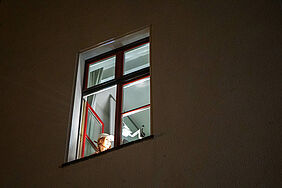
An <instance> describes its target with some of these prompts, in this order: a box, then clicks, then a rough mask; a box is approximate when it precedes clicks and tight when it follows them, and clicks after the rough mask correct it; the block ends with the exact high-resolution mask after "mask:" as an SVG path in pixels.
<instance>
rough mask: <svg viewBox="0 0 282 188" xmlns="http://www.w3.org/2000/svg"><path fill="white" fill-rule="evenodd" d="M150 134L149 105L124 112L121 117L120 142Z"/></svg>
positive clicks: (130, 140)
mask: <svg viewBox="0 0 282 188" xmlns="http://www.w3.org/2000/svg"><path fill="white" fill-rule="evenodd" d="M149 135H150V106H148V107H145V108H142V109H139V110H135V111H132V112H130V113H125V114H124V115H123V117H122V144H126V143H128V142H132V141H135V140H139V139H142V138H144V137H146V136H149Z"/></svg>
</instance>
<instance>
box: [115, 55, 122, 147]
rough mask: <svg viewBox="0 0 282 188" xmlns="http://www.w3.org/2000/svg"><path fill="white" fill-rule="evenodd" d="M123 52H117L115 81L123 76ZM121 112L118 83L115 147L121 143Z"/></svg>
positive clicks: (120, 96)
mask: <svg viewBox="0 0 282 188" xmlns="http://www.w3.org/2000/svg"><path fill="white" fill-rule="evenodd" d="M123 54H124V52H123V51H119V52H118V53H117V54H116V72H115V74H116V75H115V76H116V79H117V80H121V78H122V76H123V61H124V55H123ZM121 111H122V83H121V82H120V81H119V82H118V84H117V96H116V120H115V140H114V144H115V147H116V146H119V145H120V142H121V130H122V129H121Z"/></svg>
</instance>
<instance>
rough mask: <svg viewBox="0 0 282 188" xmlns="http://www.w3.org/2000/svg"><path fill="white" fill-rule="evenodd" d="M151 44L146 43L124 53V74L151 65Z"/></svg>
mask: <svg viewBox="0 0 282 188" xmlns="http://www.w3.org/2000/svg"><path fill="white" fill-rule="evenodd" d="M149 51H150V44H149V43H146V44H144V45H142V46H139V47H136V48H134V49H131V50H129V51H127V52H125V53H124V74H129V73H131V72H134V71H137V70H140V69H143V68H146V67H149V66H150V56H149Z"/></svg>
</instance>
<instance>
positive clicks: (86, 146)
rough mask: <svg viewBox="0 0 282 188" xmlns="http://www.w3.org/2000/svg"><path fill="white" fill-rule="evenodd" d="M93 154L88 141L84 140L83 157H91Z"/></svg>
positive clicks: (93, 151)
mask: <svg viewBox="0 0 282 188" xmlns="http://www.w3.org/2000/svg"><path fill="white" fill-rule="evenodd" d="M94 153H95V150H94V148H93V147H92V146H91V144H90V143H89V141H88V139H86V140H85V151H84V157H86V156H88V155H92V154H94Z"/></svg>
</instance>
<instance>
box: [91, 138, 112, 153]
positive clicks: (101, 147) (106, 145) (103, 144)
mask: <svg viewBox="0 0 282 188" xmlns="http://www.w3.org/2000/svg"><path fill="white" fill-rule="evenodd" d="M112 141H114V136H113V135H109V134H107V133H101V134H100V135H99V138H98V140H97V145H98V147H97V148H96V149H95V150H96V152H95V153H96V154H97V153H100V152H103V151H106V150H108V149H110V148H111V146H112V143H111V142H112Z"/></svg>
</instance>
